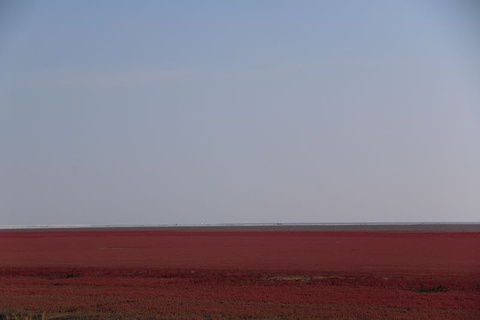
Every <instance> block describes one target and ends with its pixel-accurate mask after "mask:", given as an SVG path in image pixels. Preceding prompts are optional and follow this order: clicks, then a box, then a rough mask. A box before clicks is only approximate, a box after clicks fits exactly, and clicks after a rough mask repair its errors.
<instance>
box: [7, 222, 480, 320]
mask: <svg viewBox="0 0 480 320" xmlns="http://www.w3.org/2000/svg"><path fill="white" fill-rule="evenodd" d="M0 288H1V296H0V297H1V298H0V314H1V313H2V312H3V313H4V314H6V313H9V314H15V313H21V312H27V313H28V312H32V314H33V315H38V317H39V318H40V316H41V314H42V313H44V317H46V318H48V317H52V318H53V317H56V319H58V318H59V317H60V318H61V317H62V316H63V317H65V318H68V317H70V318H71V317H77V316H78V317H88V318H93V317H99V318H106V317H107V318H108V317H112V318H118V317H124V318H132V317H139V318H149V317H158V318H199V319H203V318H232V317H233V318H239V317H258V318H285V317H287V318H322V317H323V318H325V319H387V318H388V319H412V318H414V319H480V233H407V232H404V233H399V232H221V231H217V232H179V231H68V232H34V231H31V232H3V233H0ZM0 318H1V316H0Z"/></svg>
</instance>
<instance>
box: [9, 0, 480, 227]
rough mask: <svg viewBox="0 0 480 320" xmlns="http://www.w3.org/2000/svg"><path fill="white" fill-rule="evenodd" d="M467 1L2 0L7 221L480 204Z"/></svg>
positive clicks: (462, 212) (477, 213) (473, 212)
mask: <svg viewBox="0 0 480 320" xmlns="http://www.w3.org/2000/svg"><path fill="white" fill-rule="evenodd" d="M479 31H480V4H479V3H478V2H477V1H474V0H471V1H468V0H449V1H447V0H438V1H433V0H430V1H427V0H392V1H382V0H377V1H372V0H364V1H354V0H350V1H349V0H345V1H305V0H297V1H282V0H278V1H274V0H271V1H269V0H264V1H250V0H245V1H243V0H242V1H236V0H235V1H223V0H222V1H220V0H219V1H215V0H206V1H193V0H192V1H185V0H176V1H91V0H85V1H60V0H52V1H29V0H25V1H8V0H6V1H2V2H1V3H0V225H19V224H20V225H25V224H27V225H33V224H94V225H112V224H115V225H121V224H136V225H139V224H142V225H159V224H202V223H205V224H210V223H215V224H217V223H218V224H223V223H368V222H377V223H381V222H393V223H398V222H480V196H479V190H480V90H479V89H480V37H478V34H479Z"/></svg>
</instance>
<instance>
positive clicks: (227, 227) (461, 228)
mask: <svg viewBox="0 0 480 320" xmlns="http://www.w3.org/2000/svg"><path fill="white" fill-rule="evenodd" d="M123 230H124V231H170V230H171V231H240V232H241V231H407V232H408V231H410V232H480V223H362V224H360V223H359V224H355V223H331V224H328V223H327V224H287V223H285V224H284V223H276V224H273V223H272V224H205V225H157V226H148V225H140V226H135V225H131V226H94V225H91V226H90V225H58V226H57V225H38V226H35V225H30V226H20V225H12V226H0V232H21V231H24V232H42V231H123Z"/></svg>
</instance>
